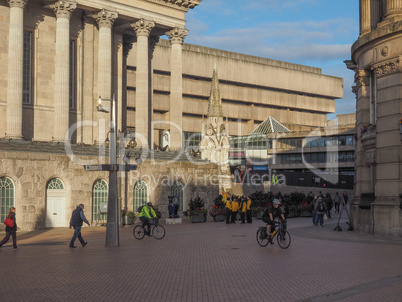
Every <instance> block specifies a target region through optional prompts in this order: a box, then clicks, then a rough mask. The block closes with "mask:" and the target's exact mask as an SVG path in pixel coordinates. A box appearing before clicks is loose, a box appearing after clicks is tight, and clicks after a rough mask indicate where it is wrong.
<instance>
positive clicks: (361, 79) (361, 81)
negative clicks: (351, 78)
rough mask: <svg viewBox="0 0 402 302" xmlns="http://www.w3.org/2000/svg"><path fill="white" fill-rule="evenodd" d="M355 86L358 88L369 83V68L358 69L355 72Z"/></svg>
mask: <svg viewBox="0 0 402 302" xmlns="http://www.w3.org/2000/svg"><path fill="white" fill-rule="evenodd" d="M355 82H356V86H357V88H358V89H359V88H360V87H362V86H369V85H370V71H369V70H364V69H363V70H358V71H357V72H356V73H355Z"/></svg>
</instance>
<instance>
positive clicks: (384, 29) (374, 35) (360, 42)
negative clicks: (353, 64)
mask: <svg viewBox="0 0 402 302" xmlns="http://www.w3.org/2000/svg"><path fill="white" fill-rule="evenodd" d="M401 31H402V21H397V22H393V23H389V24H387V25H383V26H380V27H378V28H377V29H375V30H373V31H371V32H369V33H367V34H365V35H363V36H361V37H360V38H359V39H357V41H356V42H355V43H354V44H353V45H352V56H353V54H354V53H355V52H356V50H357V49H359V48H360V47H362V46H364V45H365V44H367V43H370V42H373V41H374V40H377V39H379V38H382V37H384V36H387V35H392V34H396V33H398V32H401Z"/></svg>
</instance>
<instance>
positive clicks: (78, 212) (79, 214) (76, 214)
mask: <svg viewBox="0 0 402 302" xmlns="http://www.w3.org/2000/svg"><path fill="white" fill-rule="evenodd" d="M83 222H85V223H86V224H87V225H88V226H90V225H91V224H90V223H89V222H88V220H87V219H86V218H85V215H84V205H83V204H82V203H81V204H80V205H79V206H78V207H77V208H76V209H75V210H74V211H73V213H72V214H71V219H70V229H71V228H74V235H73V237H72V238H71V241H70V247H71V248H76V246H75V245H74V242H75V239H77V237H78V240H79V241H80V243H81V245H82V247H84V246H86V245H87V244H88V242H87V241H84V239H83V238H82V235H81V228H82V224H83Z"/></svg>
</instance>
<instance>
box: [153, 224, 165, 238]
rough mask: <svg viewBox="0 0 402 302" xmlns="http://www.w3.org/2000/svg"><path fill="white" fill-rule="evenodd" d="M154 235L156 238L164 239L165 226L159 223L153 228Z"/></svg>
mask: <svg viewBox="0 0 402 302" xmlns="http://www.w3.org/2000/svg"><path fill="white" fill-rule="evenodd" d="M152 236H154V238H155V239H158V240H160V239H162V238H163V237H165V228H164V227H163V226H161V225H160V224H157V225H156V226H154V227H153V228H152Z"/></svg>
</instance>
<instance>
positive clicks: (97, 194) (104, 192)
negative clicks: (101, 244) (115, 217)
mask: <svg viewBox="0 0 402 302" xmlns="http://www.w3.org/2000/svg"><path fill="white" fill-rule="evenodd" d="M107 200H108V186H107V182H106V181H105V180H103V179H98V180H97V181H96V182H95V183H94V185H93V187H92V221H102V220H106V218H107V214H105V213H104V212H105V208H104V206H105V204H106V205H107ZM106 209H107V208H106Z"/></svg>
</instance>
